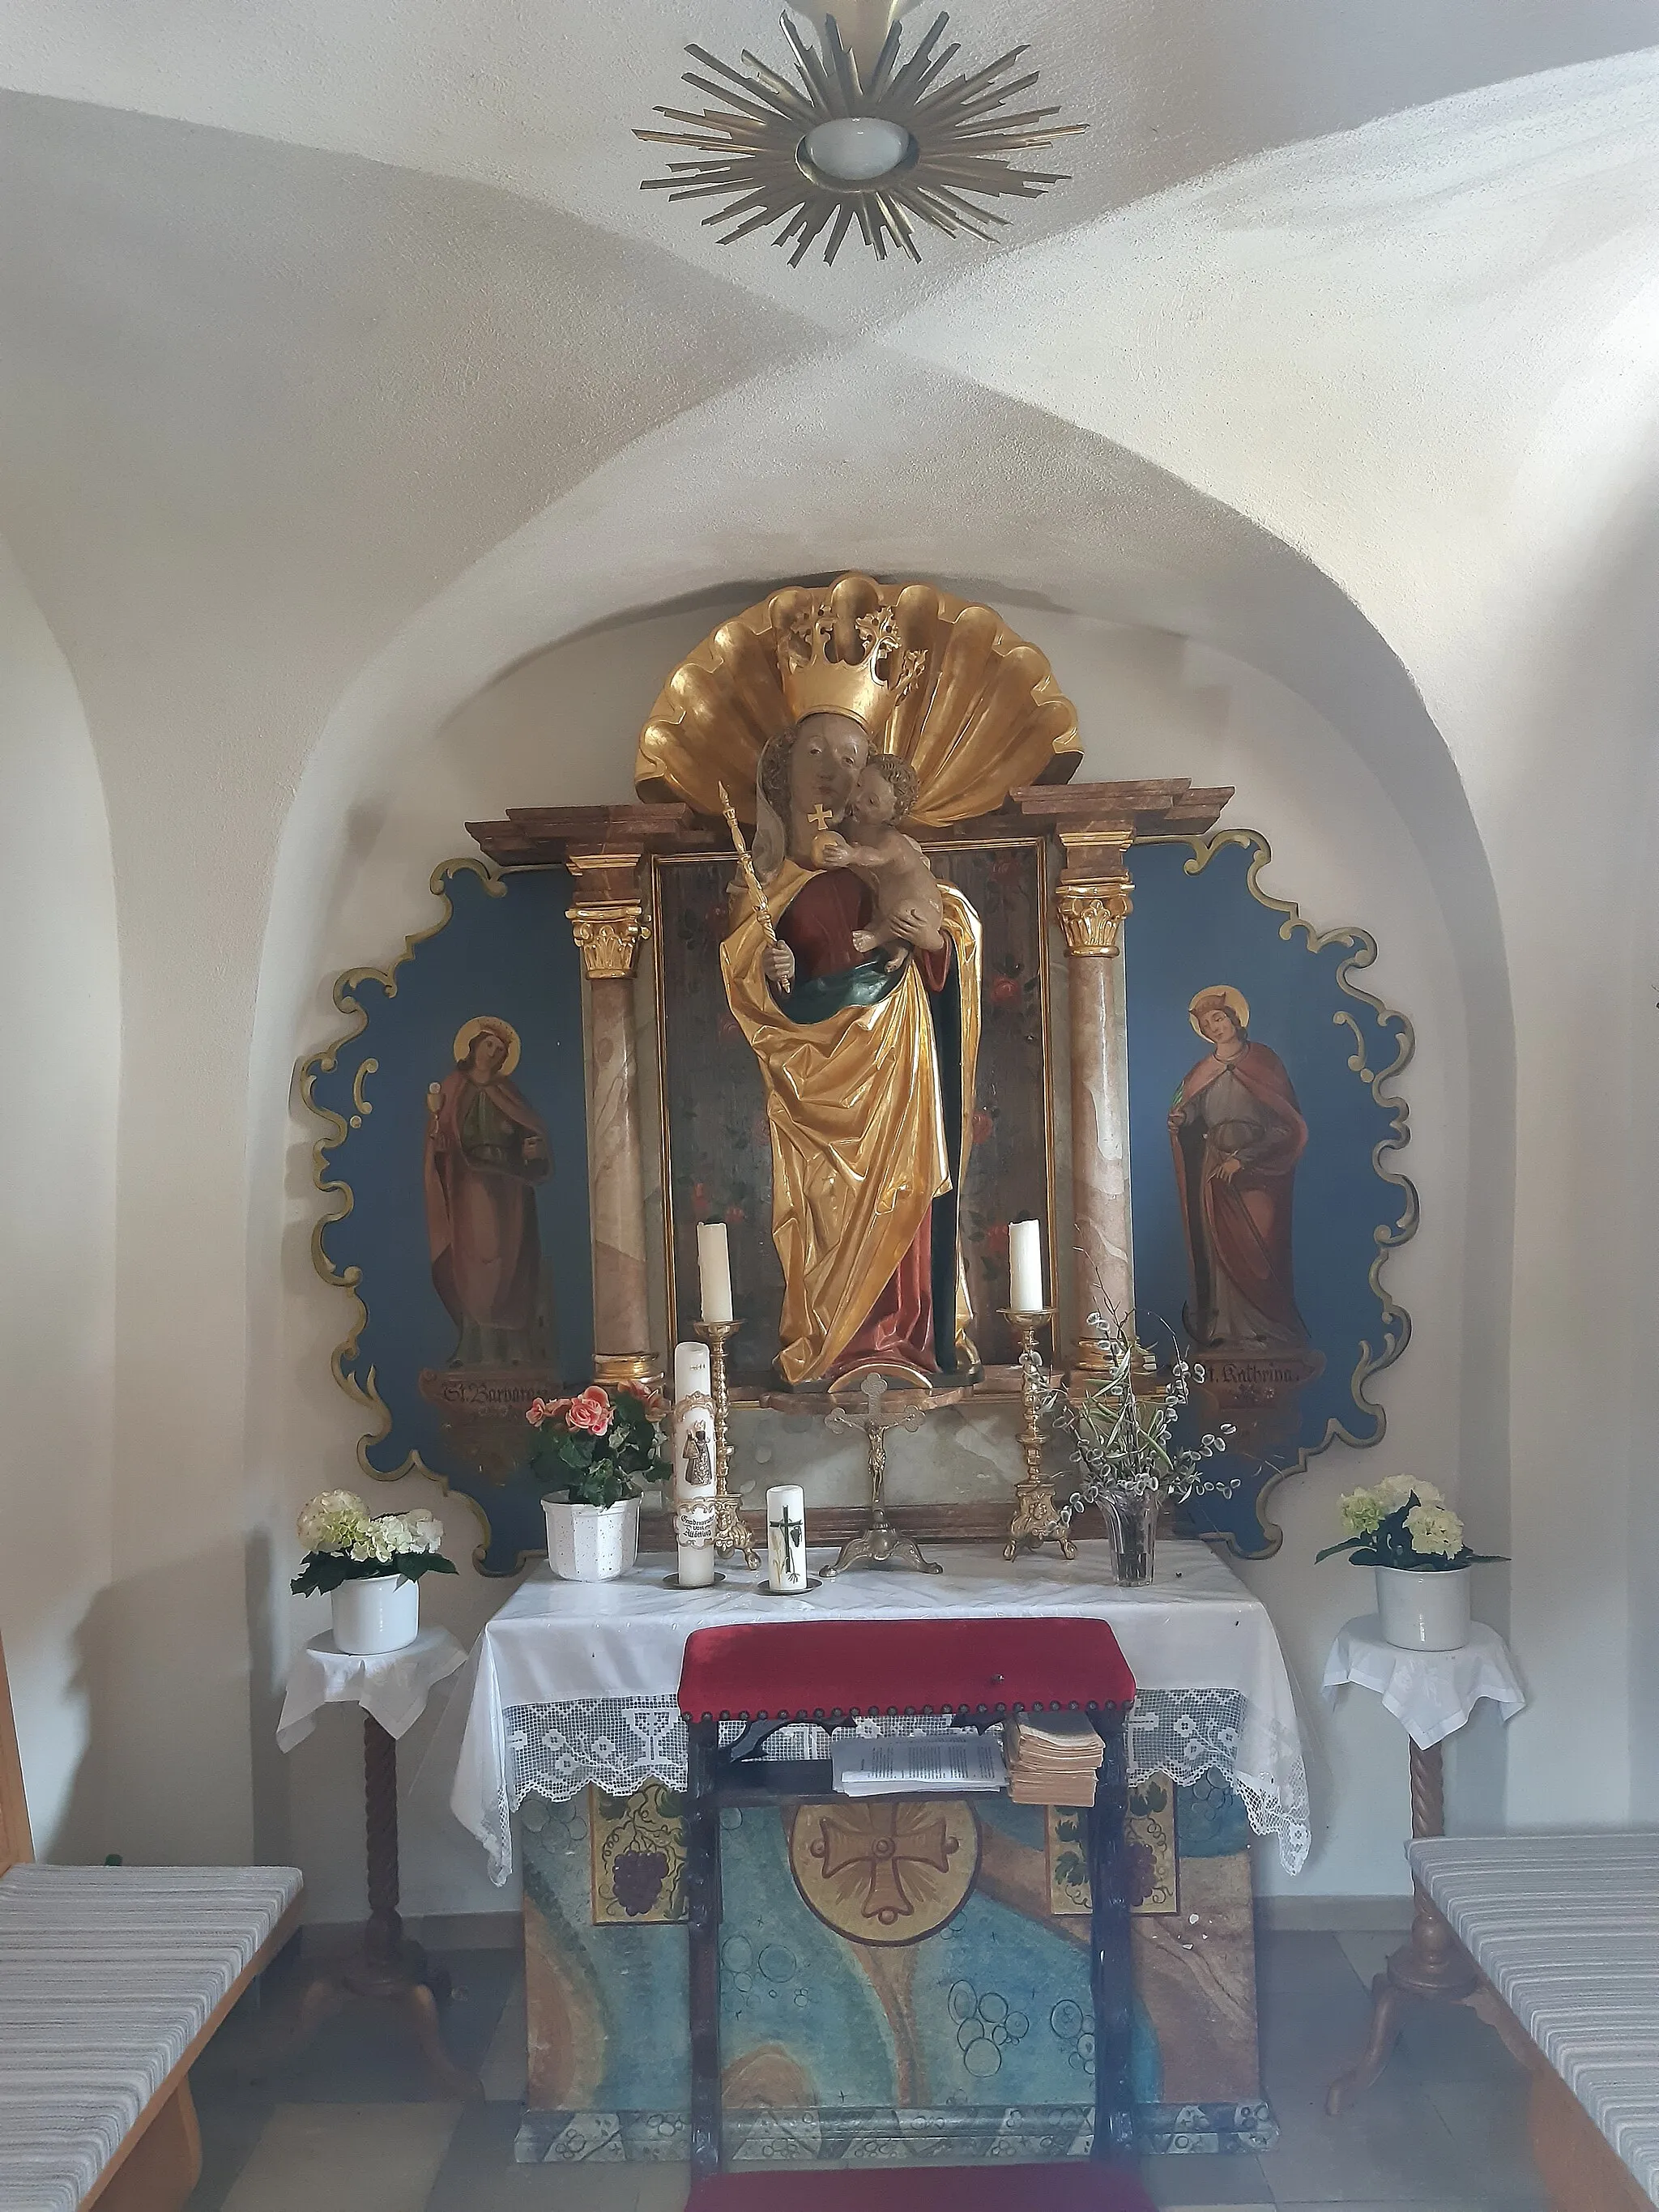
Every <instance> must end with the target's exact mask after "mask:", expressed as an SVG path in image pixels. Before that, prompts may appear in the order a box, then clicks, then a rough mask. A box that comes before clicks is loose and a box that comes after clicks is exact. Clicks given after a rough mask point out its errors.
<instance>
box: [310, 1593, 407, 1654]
mask: <svg viewBox="0 0 1659 2212" xmlns="http://www.w3.org/2000/svg"><path fill="white" fill-rule="evenodd" d="M330 1603H331V1605H332V1606H333V1607H334V1641H335V1642H336V1644H338V1645H339V1647H340V1649H341V1650H342V1651H356V1652H357V1653H359V1654H360V1655H361V1656H364V1657H368V1656H372V1655H373V1654H374V1653H375V1652H377V1651H401V1650H403V1648H404V1644H412V1643H413V1642H414V1641H415V1638H416V1637H417V1636H418V1635H419V1634H420V1632H421V1586H420V1584H419V1583H410V1582H405V1581H404V1578H403V1577H402V1576H401V1575H365V1576H363V1577H362V1578H361V1579H360V1580H359V1581H357V1582H351V1583H341V1584H340V1587H339V1588H338V1589H337V1590H335V1591H333V1592H332V1593H331V1596H330Z"/></svg>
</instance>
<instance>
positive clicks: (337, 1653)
mask: <svg viewBox="0 0 1659 2212" xmlns="http://www.w3.org/2000/svg"><path fill="white" fill-rule="evenodd" d="M465 1664H466V1653H465V1650H463V1649H462V1647H461V1645H460V1644H458V1643H457V1642H456V1641H455V1638H453V1636H452V1635H451V1634H450V1632H449V1631H448V1630H447V1628H423V1629H422V1631H421V1632H420V1634H419V1635H418V1636H417V1637H416V1638H415V1641H414V1642H413V1643H412V1644H404V1646H403V1648H402V1649H401V1650H398V1651H374V1652H358V1651H342V1650H340V1648H339V1646H338V1645H337V1644H336V1643H335V1641H334V1638H333V1636H332V1635H331V1634H327V1635H323V1636H313V1638H312V1639H311V1641H310V1643H309V1644H307V1645H306V1647H305V1649H304V1650H303V1651H301V1652H300V1653H299V1654H298V1655H297V1656H296V1657H295V1662H294V1664H293V1666H292V1667H291V1668H289V1676H288V1695H287V1697H286V1698H285V1699H283V1717H282V1718H281V1719H280V1720H279V1721H278V1722H277V1723H276V1741H277V1743H278V1745H279V1746H280V1747H281V1748H282V1749H283V1751H292V1750H293V1748H294V1747H295V1744H296V1743H303V1742H304V1741H305V1740H306V1738H307V1736H308V1735H310V1734H311V1731H312V1730H313V1729H314V1728H315V1727H316V1725H317V1715H318V1713H319V1711H321V1710H322V1708H323V1707H324V1706H325V1705H361V1706H362V1709H363V1711H365V1712H366V1713H370V1714H372V1715H373V1716H374V1718H375V1719H376V1720H377V1721H379V1723H380V1726H381V1727H382V1728H383V1729H385V1730H386V1734H387V1735H392V1736H398V1735H408V1733H409V1731H410V1729H412V1728H413V1727H414V1725H415V1723H416V1721H417V1720H419V1718H420V1717H421V1715H422V1713H423V1712H424V1711H426V1701H427V1699H428V1697H430V1695H431V1694H432V1691H433V1687H434V1686H435V1684H437V1683H439V1682H441V1681H442V1680H444V1678H445V1676H446V1675H447V1674H453V1673H454V1672H455V1670H456V1668H458V1667H465Z"/></svg>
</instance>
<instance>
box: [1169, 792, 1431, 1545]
mask: <svg viewBox="0 0 1659 2212" xmlns="http://www.w3.org/2000/svg"><path fill="white" fill-rule="evenodd" d="M1139 842H1142V843H1145V844H1149V845H1185V846H1186V847H1187V848H1188V851H1189V852H1190V854H1191V855H1192V857H1191V859H1189V860H1188V862H1187V863H1186V866H1185V869H1184V873H1186V874H1187V875H1189V876H1198V875H1202V873H1203V872H1204V871H1205V869H1206V868H1207V867H1208V866H1209V865H1210V863H1211V861H1212V860H1214V858H1215V856H1216V854H1218V853H1219V852H1221V851H1223V850H1224V849H1225V848H1226V847H1227V846H1229V845H1237V846H1240V847H1242V848H1243V850H1245V851H1246V852H1248V853H1249V854H1250V864H1249V868H1248V869H1247V871H1246V872H1245V878H1244V884H1245V888H1246V890H1248V891H1249V894H1250V896H1251V897H1252V898H1253V899H1254V900H1255V902H1256V904H1257V905H1258V906H1264V907H1266V908H1267V910H1268V912H1269V913H1271V914H1277V915H1282V916H1283V917H1284V919H1283V920H1282V921H1280V923H1279V936H1280V937H1281V938H1283V939H1285V942H1286V943H1287V944H1288V943H1289V942H1290V941H1291V939H1293V938H1294V937H1295V936H1296V934H1297V932H1298V931H1300V932H1301V933H1302V934H1303V936H1304V937H1305V938H1306V939H1307V947H1306V949H1307V951H1309V952H1310V953H1312V952H1323V951H1326V950H1327V949H1328V947H1329V946H1331V945H1349V946H1351V947H1352V951H1350V952H1349V955H1348V957H1347V958H1346V959H1345V960H1340V961H1339V962H1338V963H1337V968H1336V982H1337V987H1338V989H1339V990H1340V991H1343V992H1346V994H1347V996H1348V997H1349V998H1351V999H1357V1000H1358V1001H1359V1003H1360V1004H1361V1005H1362V1006H1369V1007H1370V1011H1371V1013H1372V1015H1373V1016H1374V1017H1375V1018H1376V1023H1377V1025H1378V1026H1379V1028H1381V1029H1383V1030H1387V1031H1390V1032H1392V1033H1393V1034H1394V1036H1395V1039H1396V1049H1395V1055H1394V1058H1393V1059H1392V1060H1390V1061H1389V1065H1388V1066H1386V1067H1383V1068H1372V1067H1370V1066H1368V1065H1367V1061H1366V1054H1365V1040H1364V1036H1363V1034H1362V1032H1361V1030H1360V1027H1359V1024H1358V1021H1357V1020H1356V1019H1355V1018H1354V1016H1353V1015H1352V1014H1351V1013H1348V1012H1345V1011H1344V1010H1343V1009H1341V1008H1339V1009H1338V1010H1337V1012H1335V1013H1334V1014H1333V1015H1332V1017H1331V1019H1332V1021H1333V1023H1334V1024H1335V1025H1336V1026H1337V1027H1338V1028H1345V1027H1346V1028H1347V1029H1349V1030H1352V1032H1353V1040H1354V1049H1353V1050H1352V1053H1350V1054H1349V1055H1348V1066H1350V1067H1351V1068H1352V1070H1353V1073H1355V1074H1356V1075H1357V1076H1358V1078H1359V1079H1360V1081H1361V1082H1362V1083H1363V1084H1364V1085H1365V1087H1366V1089H1367V1090H1368V1091H1370V1094H1371V1097H1372V1098H1373V1099H1374V1100H1375V1101H1376V1103H1377V1104H1378V1105H1379V1106H1381V1107H1382V1108H1383V1109H1384V1111H1385V1112H1386V1113H1387V1114H1388V1115H1389V1118H1390V1123H1391V1127H1390V1128H1389V1133H1388V1134H1387V1135H1385V1136H1383V1137H1381V1138H1379V1139H1378V1140H1377V1142H1376V1144H1375V1145H1373V1146H1372V1147H1371V1167H1372V1170H1374V1172H1375V1173H1376V1176H1377V1178H1378V1180H1379V1181H1380V1182H1386V1183H1392V1184H1393V1185H1394V1187H1395V1188H1396V1189H1397V1190H1398V1191H1399V1192H1400V1194H1401V1213H1400V1218H1399V1220H1398V1221H1396V1222H1395V1224H1394V1225H1393V1226H1392V1227H1390V1226H1389V1225H1388V1224H1387V1223H1382V1224H1379V1225H1378V1226H1377V1228H1376V1230H1375V1231H1373V1235H1374V1237H1375V1239H1376V1247H1377V1249H1376V1258H1375V1259H1374V1260H1373V1261H1371V1265H1370V1286H1371V1291H1372V1294H1373V1295H1374V1296H1375V1297H1376V1300H1377V1302H1378V1304H1380V1305H1381V1307H1382V1309H1383V1341H1382V1343H1381V1345H1380V1346H1379V1347H1378V1348H1377V1349H1376V1351H1375V1352H1373V1351H1372V1349H1371V1346H1370V1344H1369V1342H1366V1341H1365V1340H1361V1343H1360V1347H1359V1358H1358V1361H1357V1362H1356V1363H1355V1365H1354V1370H1353V1373H1352V1376H1350V1377H1349V1381H1348V1387H1349V1392H1350V1395H1352V1399H1353V1402H1354V1404H1355V1405H1356V1406H1357V1407H1358V1408H1359V1410H1360V1411H1361V1412H1362V1413H1365V1414H1367V1415H1369V1416H1370V1418H1371V1419H1373V1420H1374V1421H1375V1422H1376V1434H1375V1435H1374V1436H1369V1437H1360V1436H1356V1435H1355V1434H1354V1433H1353V1431H1352V1430H1351V1429H1350V1428H1348V1427H1347V1426H1346V1425H1345V1424H1344V1423H1343V1422H1342V1421H1340V1419H1337V1417H1336V1416H1335V1415H1334V1414H1333V1415H1332V1416H1331V1417H1330V1418H1329V1419H1328V1420H1327V1422H1326V1424H1325V1433H1324V1435H1323V1436H1322V1437H1320V1438H1319V1440H1318V1442H1317V1443H1306V1444H1304V1445H1303V1446H1302V1448H1301V1449H1300V1450H1299V1451H1298V1452H1297V1456H1296V1458H1295V1459H1294V1460H1293V1461H1292V1462H1291V1464H1290V1465H1289V1466H1288V1467H1283V1468H1275V1469H1274V1470H1273V1474H1272V1475H1271V1476H1270V1477H1269V1479H1268V1480H1267V1481H1266V1482H1264V1483H1263V1484H1262V1486H1261V1489H1260V1490H1259V1491H1258V1492H1257V1493H1256V1498H1255V1513H1256V1519H1257V1521H1258V1522H1260V1524H1261V1533H1262V1534H1263V1536H1265V1537H1266V1538H1267V1552H1266V1553H1264V1554H1261V1556H1262V1557H1266V1558H1271V1557H1272V1555H1273V1553H1275V1552H1276V1551H1278V1549H1279V1547H1280V1545H1281V1544H1283V1542H1284V1541H1285V1532H1284V1530H1283V1529H1282V1528H1280V1527H1279V1524H1278V1522H1276V1521H1271V1520H1269V1519H1268V1517H1267V1512H1266V1510H1265V1508H1266V1505H1267V1499H1268V1498H1269V1497H1270V1496H1271V1495H1272V1493H1273V1492H1274V1491H1275V1490H1277V1489H1278V1487H1279V1484H1280V1483H1281V1482H1285V1481H1287V1480H1289V1479H1290V1477H1291V1475H1293V1474H1305V1473H1306V1472H1307V1468H1308V1464H1309V1462H1310V1460H1313V1459H1316V1458H1317V1457H1318V1455H1319V1454H1320V1453H1321V1452H1322V1451H1323V1450H1325V1449H1327V1447H1328V1445H1331V1444H1334V1443H1345V1444H1352V1446H1353V1447H1354V1448H1355V1449H1356V1450H1361V1451H1363V1450H1365V1449H1369V1448H1370V1446H1372V1445H1374V1444H1380V1443H1382V1441H1383V1437H1384V1436H1385V1435H1386V1434H1387V1431H1388V1425H1389V1415H1388V1409H1387V1407H1384V1406H1380V1405H1378V1404H1376V1402H1375V1401H1373V1400H1372V1399H1370V1398H1369V1397H1368V1396H1367V1395H1365V1385H1366V1384H1367V1383H1369V1382H1370V1378H1371V1377H1372V1376H1374V1375H1380V1374H1381V1373H1382V1372H1383V1369H1384V1368H1385V1367H1392V1366H1393V1364H1394V1363H1395V1360H1396V1359H1398V1358H1399V1357H1400V1355H1401V1352H1404V1350H1405V1349H1406V1346H1407V1345H1408V1344H1409V1343H1410V1342H1411V1334H1412V1317H1411V1316H1410V1315H1409V1314H1408V1313H1407V1311H1406V1309H1405V1308H1404V1307H1403V1306H1402V1305H1401V1304H1398V1303H1397V1302H1396V1301H1395V1299H1394V1298H1393V1297H1390V1296H1389V1291H1388V1290H1387V1288H1386V1286H1385V1285H1384V1284H1383V1268H1384V1267H1386V1265H1387V1264H1388V1260H1389V1254H1390V1253H1391V1252H1395V1251H1398V1249H1400V1247H1401V1245H1402V1244H1407V1243H1410V1242H1411V1240H1412V1238H1413V1237H1414V1236H1415V1235H1416V1234H1417V1228H1418V1223H1419V1218H1420V1216H1421V1208H1420V1206H1419V1200H1418V1195H1417V1186H1416V1184H1415V1183H1414V1182H1413V1181H1412V1180H1411V1178H1410V1176H1404V1175H1401V1173H1400V1172H1399V1171H1398V1170H1396V1169H1394V1168H1389V1167H1385V1166H1384V1165H1383V1155H1384V1153H1386V1152H1401V1151H1403V1150H1404V1148H1405V1147H1406V1146H1407V1145H1408V1144H1409V1143H1410V1142H1411V1127H1410V1119H1411V1113H1410V1109H1409V1107H1408V1106H1407V1103H1406V1101H1405V1100H1404V1099H1403V1098H1401V1097H1399V1096H1398V1095H1397V1094H1395V1092H1393V1091H1387V1090H1385V1089H1384V1085H1387V1084H1389V1083H1390V1082H1391V1081H1392V1080H1393V1079H1394V1078H1395V1076H1396V1075H1398V1074H1400V1073H1401V1071H1402V1070H1403V1069H1404V1068H1406V1067H1407V1066H1408V1065H1409V1064H1410V1061H1411V1058H1412V1054H1413V1053H1414V1052H1415V1051H1416V1049H1417V1033H1416V1031H1415V1030H1413V1027H1412V1024H1411V1022H1410V1019H1409V1018H1408V1017H1407V1016H1406V1015H1405V1014H1402V1013H1401V1012H1398V1011H1397V1009H1396V1008H1395V1007H1393V1006H1385V1005H1384V1004H1383V1000H1381V999H1378V998H1375V997H1373V995H1372V994H1371V993H1370V992H1369V991H1364V990H1362V989H1361V988H1360V987H1359V986H1358V984H1357V983H1356V982H1354V981H1353V980H1352V977H1353V975H1354V973H1355V971H1356V970H1357V969H1362V968H1369V967H1370V965H1371V963H1373V961H1375V959H1376V939H1375V938H1374V937H1373V936H1372V935H1371V933H1370V931H1369V930H1368V929H1361V928H1359V927H1358V926H1357V925H1350V926H1347V927H1338V928H1335V929H1327V930H1316V928H1315V927H1314V926H1313V924H1312V923H1311V922H1310V921H1307V920H1305V919H1304V915H1303V913H1302V909H1301V908H1300V907H1298V906H1297V903H1296V902H1295V901H1294V900H1293V899H1285V898H1275V897H1274V896H1273V893H1272V892H1271V891H1268V890H1263V889H1262V887H1261V882H1260V880H1259V878H1260V877H1261V871H1262V870H1263V868H1265V867H1266V866H1267V864H1268V862H1269V861H1270V860H1272V859H1273V848H1272V847H1271V846H1270V845H1269V844H1268V842H1267V839H1266V837H1264V836H1262V834H1261V831H1260V830H1259V829H1217V830H1213V831H1212V832H1211V833H1210V834H1209V835H1208V836H1200V837H1156V836H1154V837H1148V838H1145V839H1142V840H1139ZM1132 957H1133V954H1132ZM1218 1541H1219V1539H1218Z"/></svg>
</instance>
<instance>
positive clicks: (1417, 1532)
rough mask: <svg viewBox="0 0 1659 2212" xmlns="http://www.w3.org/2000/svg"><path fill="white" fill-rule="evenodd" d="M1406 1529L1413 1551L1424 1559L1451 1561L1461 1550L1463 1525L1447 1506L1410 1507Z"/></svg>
mask: <svg viewBox="0 0 1659 2212" xmlns="http://www.w3.org/2000/svg"><path fill="white" fill-rule="evenodd" d="M1406 1526H1407V1528H1408V1529H1409V1530H1410V1532H1411V1540H1412V1549H1413V1551H1414V1552H1416V1553H1419V1554H1420V1555H1421V1556H1422V1557H1423V1558H1424V1559H1433V1558H1436V1557H1438V1558H1440V1559H1455V1558H1456V1557H1457V1554H1458V1553H1460V1552H1461V1551H1462V1548H1463V1523H1462V1522H1461V1521H1460V1520H1459V1519H1458V1517H1457V1516H1456V1514H1455V1513H1454V1512H1453V1511H1452V1510H1451V1508H1450V1506H1449V1505H1414V1506H1413V1508H1412V1510H1411V1511H1410V1512H1409V1513H1408V1514H1407V1516H1406Z"/></svg>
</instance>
